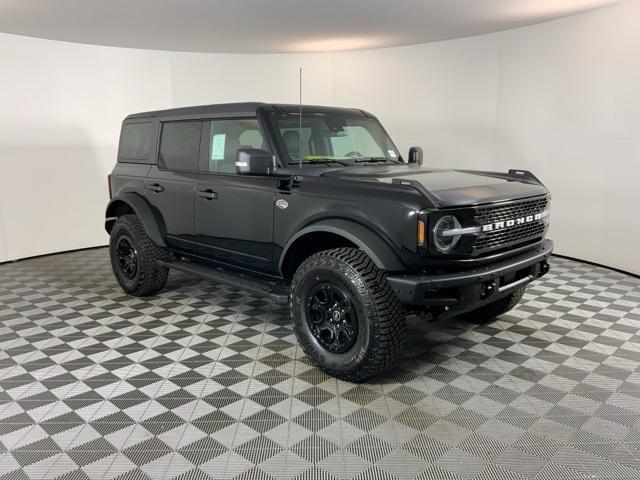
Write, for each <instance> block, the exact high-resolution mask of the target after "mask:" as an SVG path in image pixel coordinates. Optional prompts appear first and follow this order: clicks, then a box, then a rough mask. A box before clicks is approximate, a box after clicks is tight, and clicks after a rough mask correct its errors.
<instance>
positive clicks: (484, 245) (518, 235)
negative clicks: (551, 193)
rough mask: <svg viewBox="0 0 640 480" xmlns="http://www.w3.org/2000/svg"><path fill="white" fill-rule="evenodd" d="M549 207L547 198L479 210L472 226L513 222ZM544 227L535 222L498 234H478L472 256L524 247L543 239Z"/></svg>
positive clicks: (511, 227) (508, 228) (514, 226)
mask: <svg viewBox="0 0 640 480" xmlns="http://www.w3.org/2000/svg"><path fill="white" fill-rule="evenodd" d="M548 205H549V198H548V197H538V198H534V199H531V200H520V201H515V202H509V203H506V204H501V205H495V206H486V207H478V208H476V209H475V214H474V217H473V220H474V222H476V223H477V224H479V225H488V224H495V223H496V222H501V221H507V220H513V219H516V218H521V217H526V216H528V215H535V214H536V213H541V212H542V211H544V210H545V209H546V208H547V206H548ZM546 228H547V224H546V223H545V221H544V220H536V221H533V222H530V223H523V224H521V225H513V226H510V227H506V228H501V229H499V230H493V231H489V232H481V233H480V234H479V235H478V237H477V238H476V240H475V242H474V243H473V247H472V248H473V253H474V254H475V255H478V254H482V253H484V252H487V251H493V250H497V249H501V248H506V247H511V246H514V245H518V244H525V243H528V242H531V241H534V240H536V239H539V238H542V237H543V236H544V233H545V230H546Z"/></svg>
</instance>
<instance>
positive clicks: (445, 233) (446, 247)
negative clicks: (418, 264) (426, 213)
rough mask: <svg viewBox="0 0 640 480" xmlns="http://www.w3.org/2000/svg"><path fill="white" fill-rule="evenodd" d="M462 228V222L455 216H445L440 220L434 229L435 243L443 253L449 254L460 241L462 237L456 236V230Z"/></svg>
mask: <svg viewBox="0 0 640 480" xmlns="http://www.w3.org/2000/svg"><path fill="white" fill-rule="evenodd" d="M461 228H462V225H460V222H459V221H458V219H457V218H456V217H454V216H453V215H445V216H444V217H442V218H440V220H438V221H437V222H436V224H435V226H434V227H433V243H435V245H436V248H437V249H438V250H439V251H440V252H442V253H449V252H451V251H452V250H453V249H454V248H456V245H457V244H458V242H459V241H460V237H461V236H462V235H460V234H456V233H455V230H459V229H461Z"/></svg>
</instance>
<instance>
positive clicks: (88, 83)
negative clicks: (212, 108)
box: [0, 34, 172, 259]
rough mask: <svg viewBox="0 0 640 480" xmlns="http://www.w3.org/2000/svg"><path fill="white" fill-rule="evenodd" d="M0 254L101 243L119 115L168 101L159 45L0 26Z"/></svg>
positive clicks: (14, 255) (10, 255) (167, 80)
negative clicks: (88, 41)
mask: <svg viewBox="0 0 640 480" xmlns="http://www.w3.org/2000/svg"><path fill="white" fill-rule="evenodd" d="M0 65H2V74H0V105H2V107H1V110H0V111H1V112H2V115H0V216H1V218H0V228H1V229H2V230H3V233H4V235H3V236H0V242H2V240H4V242H2V243H3V245H2V246H1V247H0V254H2V252H4V255H5V257H6V258H8V259H16V258H22V257H28V256H33V255H40V254H44V253H49V252H56V251H61V250H69V249H75V248H82V247H89V246H94V245H104V244H105V243H106V241H107V237H106V234H105V232H104V229H103V224H104V218H103V217H104V208H105V205H106V202H107V199H108V192H107V183H106V176H107V174H108V173H109V172H110V170H111V168H113V162H114V159H115V155H116V148H117V138H118V134H119V129H120V123H121V121H122V118H123V117H124V116H125V115H126V114H127V113H128V112H131V111H135V110H145V109H149V108H158V107H170V106H171V105H172V100H171V88H170V78H169V75H168V74H167V68H168V67H167V65H168V64H167V60H166V55H165V54H163V53H156V52H141V51H136V50H126V49H115V48H107V47H95V46H87V45H77V44H71V43H63V42H55V41H48V40H40V39H33V38H28V37H20V36H14V35H4V34H0Z"/></svg>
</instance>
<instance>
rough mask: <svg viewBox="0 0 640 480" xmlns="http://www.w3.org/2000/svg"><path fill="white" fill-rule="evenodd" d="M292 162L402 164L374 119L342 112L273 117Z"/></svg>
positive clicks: (276, 115) (278, 115) (391, 144)
mask: <svg viewBox="0 0 640 480" xmlns="http://www.w3.org/2000/svg"><path fill="white" fill-rule="evenodd" d="M272 119H273V120H274V122H275V125H276V128H277V129H278V131H279V132H280V135H281V140H282V144H283V145H284V148H285V150H286V153H287V155H288V157H289V163H294V164H295V163H298V162H302V163H306V164H313V163H317V164H322V165H324V164H327V163H331V162H333V163H337V164H344V165H352V164H356V163H360V164H366V163H368V162H388V163H396V162H399V159H400V154H399V153H398V150H397V149H396V147H395V146H394V145H393V142H392V141H391V139H390V138H389V136H388V135H387V134H386V133H385V131H384V130H383V128H382V126H381V125H380V123H379V122H378V121H377V120H376V119H374V118H368V117H361V116H355V115H350V114H342V113H323V112H317V113H303V115H302V121H300V117H299V115H298V114H297V113H296V114H292V113H285V114H279V113H278V114H273V115H272Z"/></svg>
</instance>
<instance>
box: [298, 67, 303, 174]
mask: <svg viewBox="0 0 640 480" xmlns="http://www.w3.org/2000/svg"><path fill="white" fill-rule="evenodd" d="M298 90H299V93H300V98H299V102H298V141H299V142H300V144H299V145H298V168H302V67H300V86H299V89H298Z"/></svg>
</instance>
